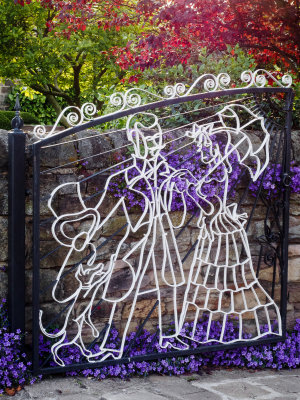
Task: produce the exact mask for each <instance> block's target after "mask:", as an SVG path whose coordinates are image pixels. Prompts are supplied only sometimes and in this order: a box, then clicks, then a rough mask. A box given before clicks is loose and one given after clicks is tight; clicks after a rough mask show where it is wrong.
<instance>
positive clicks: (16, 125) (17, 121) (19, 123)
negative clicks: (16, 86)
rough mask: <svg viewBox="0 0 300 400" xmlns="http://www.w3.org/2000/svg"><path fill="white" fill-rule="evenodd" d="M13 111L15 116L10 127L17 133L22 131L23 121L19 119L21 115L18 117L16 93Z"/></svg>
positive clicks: (19, 106)
mask: <svg viewBox="0 0 300 400" xmlns="http://www.w3.org/2000/svg"><path fill="white" fill-rule="evenodd" d="M14 110H15V112H16V115H15V116H14V118H13V119H12V121H11V126H12V128H13V129H14V130H15V131H16V130H17V131H18V130H20V129H22V127H23V125H24V122H23V119H22V118H21V115H20V111H21V105H20V99H19V93H17V97H16V103H15V107H14Z"/></svg>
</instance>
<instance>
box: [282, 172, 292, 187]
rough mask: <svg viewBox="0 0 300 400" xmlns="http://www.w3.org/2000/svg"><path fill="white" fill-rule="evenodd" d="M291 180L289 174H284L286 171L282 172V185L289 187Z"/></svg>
mask: <svg viewBox="0 0 300 400" xmlns="http://www.w3.org/2000/svg"><path fill="white" fill-rule="evenodd" d="M291 181H292V178H291V176H290V175H289V174H286V173H285V174H283V179H282V183H283V186H285V187H289V186H290V184H291Z"/></svg>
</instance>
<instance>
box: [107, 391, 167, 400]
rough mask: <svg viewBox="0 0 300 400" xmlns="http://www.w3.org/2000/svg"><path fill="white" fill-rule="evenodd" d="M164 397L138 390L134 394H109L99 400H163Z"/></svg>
mask: <svg viewBox="0 0 300 400" xmlns="http://www.w3.org/2000/svg"><path fill="white" fill-rule="evenodd" d="M165 399H166V397H162V396H160V395H158V394H154V393H151V392H148V391H147V392H146V391H144V390H139V391H135V392H131V393H130V392H127V393H111V394H105V395H104V396H102V398H101V400H165Z"/></svg>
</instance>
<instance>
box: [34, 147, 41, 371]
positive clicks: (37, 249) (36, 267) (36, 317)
mask: <svg viewBox="0 0 300 400" xmlns="http://www.w3.org/2000/svg"><path fill="white" fill-rule="evenodd" d="M32 154H33V265H32V350H33V352H32V370H33V373H34V374H35V375H36V374H38V372H39V369H40V366H39V308H40V304H39V303H40V298H39V297H40V296H39V294H40V148H39V147H38V146H36V145H33V152H32Z"/></svg>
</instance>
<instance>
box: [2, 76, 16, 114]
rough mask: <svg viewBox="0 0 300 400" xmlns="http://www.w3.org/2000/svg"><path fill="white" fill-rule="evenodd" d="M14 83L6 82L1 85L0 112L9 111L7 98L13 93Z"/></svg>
mask: <svg viewBox="0 0 300 400" xmlns="http://www.w3.org/2000/svg"><path fill="white" fill-rule="evenodd" d="M12 85H13V84H12V82H11V81H9V80H6V81H5V82H4V83H0V110H7V109H8V105H7V97H8V95H9V93H10V92H11V88H12Z"/></svg>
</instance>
